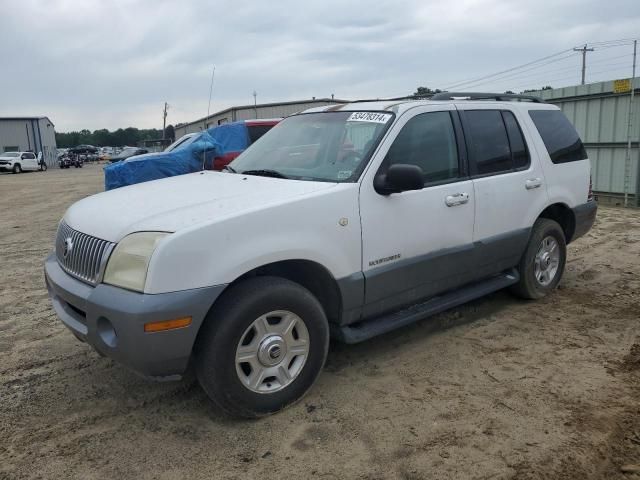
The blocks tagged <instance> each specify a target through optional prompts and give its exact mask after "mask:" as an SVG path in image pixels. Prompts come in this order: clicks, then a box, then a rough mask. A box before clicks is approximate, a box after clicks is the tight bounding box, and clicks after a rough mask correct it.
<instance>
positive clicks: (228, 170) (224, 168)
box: [222, 165, 238, 173]
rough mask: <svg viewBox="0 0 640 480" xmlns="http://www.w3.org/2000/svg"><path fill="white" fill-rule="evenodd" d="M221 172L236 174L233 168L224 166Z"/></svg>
mask: <svg viewBox="0 0 640 480" xmlns="http://www.w3.org/2000/svg"><path fill="white" fill-rule="evenodd" d="M222 171H223V172H231V173H238V172H236V169H235V168H233V167H231V166H229V165H225V166H224V167H223V168H222Z"/></svg>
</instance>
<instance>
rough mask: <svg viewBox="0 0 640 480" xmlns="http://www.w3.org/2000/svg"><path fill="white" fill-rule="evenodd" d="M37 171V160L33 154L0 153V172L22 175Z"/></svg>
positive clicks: (38, 167)
mask: <svg viewBox="0 0 640 480" xmlns="http://www.w3.org/2000/svg"><path fill="white" fill-rule="evenodd" d="M39 169H40V165H39V164H38V159H37V158H36V154H35V153H33V152H4V153H0V172H13V173H22V172H28V171H36V170H39Z"/></svg>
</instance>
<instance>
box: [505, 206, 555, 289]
mask: <svg viewBox="0 0 640 480" xmlns="http://www.w3.org/2000/svg"><path fill="white" fill-rule="evenodd" d="M566 260H567V245H566V240H565V237H564V231H563V230H562V227H560V225H559V224H558V223H557V222H555V221H554V220H550V219H548V218H539V219H538V220H536V223H535V224H534V225H533V230H532V232H531V238H530V239H529V244H528V245H527V250H526V251H525V253H524V255H523V256H522V259H521V260H520V264H519V265H518V272H519V273H520V280H519V281H518V283H516V284H515V285H514V286H513V287H512V291H513V292H514V293H515V294H516V295H518V296H520V297H523V298H529V299H537V298H542V297H544V296H545V295H547V294H548V293H549V292H550V291H552V290H553V289H554V288H556V287H557V286H558V283H560V279H561V278H562V274H563V272H564V266H565V263H566Z"/></svg>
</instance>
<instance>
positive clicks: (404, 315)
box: [331, 269, 520, 343]
mask: <svg viewBox="0 0 640 480" xmlns="http://www.w3.org/2000/svg"><path fill="white" fill-rule="evenodd" d="M519 279H520V275H519V274H518V272H517V271H516V270H515V269H513V270H509V271H507V272H504V273H502V274H500V275H497V276H495V277H492V278H489V279H485V280H482V281H481V282H477V283H472V284H469V285H467V286H465V287H462V288H460V289H458V290H454V291H452V292H449V293H446V294H443V295H441V296H438V297H434V298H431V299H429V300H427V301H426V302H423V303H419V304H417V305H412V306H411V307H409V308H405V309H404V310H398V311H395V312H391V313H389V314H386V315H382V316H380V317H375V318H372V319H371V320H364V321H362V322H358V323H357V324H353V325H346V326H342V327H341V326H339V325H335V324H334V325H331V334H332V337H333V338H335V339H336V340H339V341H341V342H344V343H358V342H362V341H364V340H368V339H369V338H372V337H375V336H377V335H382V334H383V333H387V332H390V331H391V330H395V329H396V328H400V327H404V326H405V325H410V324H412V323H414V322H417V321H418V320H422V319H424V318H426V317H430V316H431V315H435V314H436V313H440V312H444V311H445V310H449V309H450V308H453V307H457V306H458V305H461V304H463V303H467V302H469V301H471V300H475V299H476V298H480V297H483V296H485V295H488V294H489V293H492V292H495V291H496V290H500V289H502V288H505V287H508V286H509V285H513V284H514V283H517V282H518V280H519Z"/></svg>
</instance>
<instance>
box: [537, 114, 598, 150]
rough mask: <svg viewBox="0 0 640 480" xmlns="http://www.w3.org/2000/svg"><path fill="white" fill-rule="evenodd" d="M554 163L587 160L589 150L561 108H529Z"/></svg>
mask: <svg viewBox="0 0 640 480" xmlns="http://www.w3.org/2000/svg"><path fill="white" fill-rule="evenodd" d="M529 116H530V117H531V120H533V123H534V125H535V126H536V128H537V129H538V133H540V136H541V137H542V141H543V142H544V145H545V147H547V152H549V157H550V158H551V161H552V162H553V163H566V162H575V161H578V160H585V159H586V158H587V152H586V150H585V148H584V145H583V144H582V140H580V136H579V135H578V132H577V131H576V129H575V127H574V126H573V125H572V124H571V122H570V121H569V120H568V119H567V117H565V115H564V113H562V112H561V111H560V110H529Z"/></svg>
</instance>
